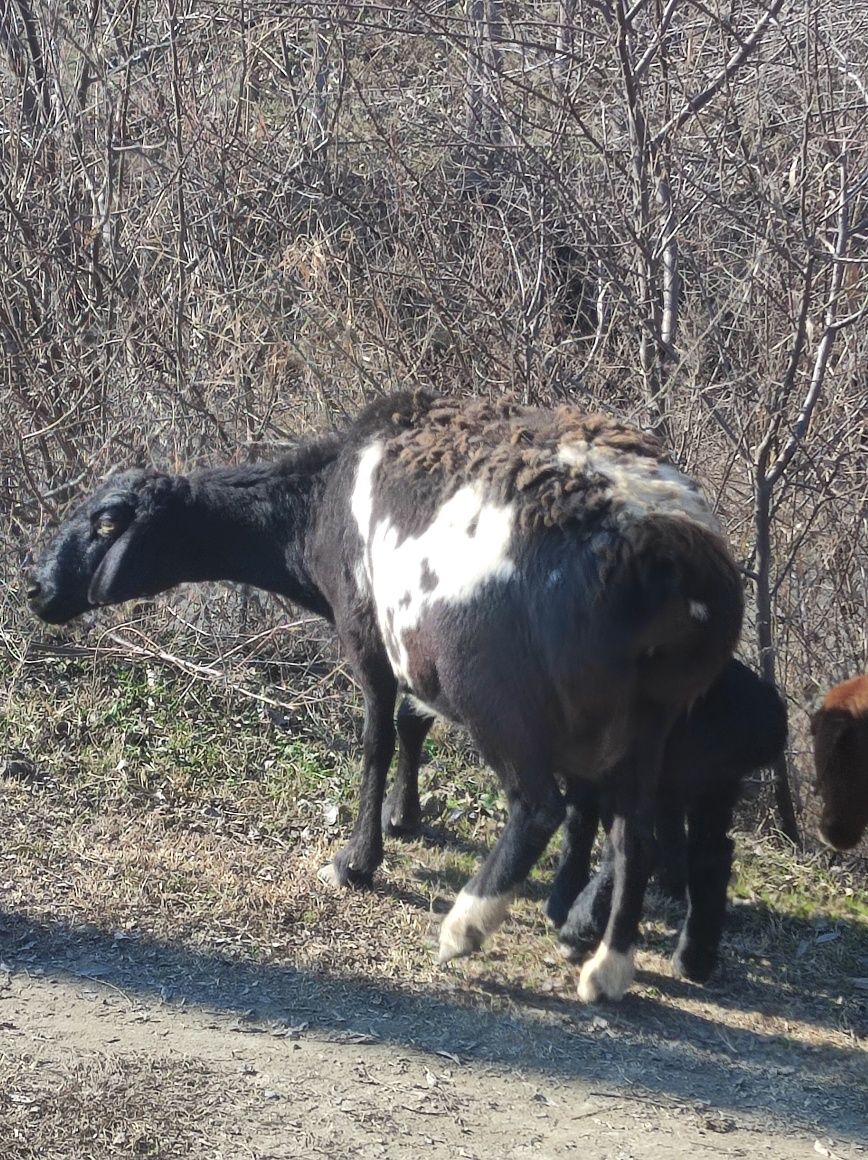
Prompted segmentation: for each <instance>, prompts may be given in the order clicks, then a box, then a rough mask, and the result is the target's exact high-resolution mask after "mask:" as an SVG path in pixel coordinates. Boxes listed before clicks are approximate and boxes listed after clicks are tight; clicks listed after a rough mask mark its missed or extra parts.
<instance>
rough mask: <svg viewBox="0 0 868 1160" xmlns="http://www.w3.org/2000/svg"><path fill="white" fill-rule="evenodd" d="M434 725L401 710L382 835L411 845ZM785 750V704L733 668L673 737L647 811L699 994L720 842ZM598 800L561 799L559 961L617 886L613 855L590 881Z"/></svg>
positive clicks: (713, 936)
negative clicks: (754, 783)
mask: <svg viewBox="0 0 868 1160" xmlns="http://www.w3.org/2000/svg"><path fill="white" fill-rule="evenodd" d="M433 721H434V718H433V717H430V716H425V715H420V714H418V713H414V712H413V709H412V706H411V705H409V704H408V703H407V702H402V704H401V707H400V709H399V710H398V722H399V733H400V734H401V743H400V745H399V762H398V769H397V772H396V776H395V781H394V783H393V785H392V788H391V790H390V792H389V794H388V796H387V798H386V801H385V804H384V807H383V829H384V832H385V833H388V834H392V835H394V836H396V837H408V836H410V835H411V834H414V833H416V832H417V830H418V828H419V825H420V822H421V807H420V803H419V789H418V774H419V765H420V759H421V753H422V745H423V742H424V740H425V737H426V735H427V733H428V730H429V729H430V727H431V725H432V724H433ZM402 726H403V728H402ZM786 740H787V710H786V705H785V704H784V701H783V699H782V697H781V695H780V694H779V693H778V691H777V689H776V688H775V686H774V685H773V684H771V683H770V682H768V681H764V680H762V679H761V678H760V677H758V676H757V675H756V674H755V673H754V672H752V671H751V669H749V668H748V667H747V665H744V664H742V662H741V661H738V660H731V661H729V663H728V664H727V665H726V666H725V667H724V669H723V670H722V672H721V673H720V675H719V676H718V677H717V678H716V679H715V681H714V683H713V684H712V685H711V688H710V689H709V690H708V692H707V693H705V694H704V696H702V697H700V698H699V700H698V701H697V702H696V703H695V704H694V705H693V706H692V708H691V709H690V711H689V712H688V713H685V714H682V715H681V717H679V719H678V720H677V721H676V723H675V725H674V726H673V728H672V732H671V733H670V735H669V738H668V740H667V742H666V748H665V751H664V756H663V761H662V764H661V769H660V787H659V793H658V797H657V802H656V805H655V832H656V836H657V846H658V863H657V866H656V869H655V873H656V876H657V880H658V884H659V885H660V888H661V889H662V891H663V893H664V894H667V895H668V896H669V897H670V898H673V899H675V900H677V901H680V900H682V899H684V897H685V894H687V896H688V911H687V919H686V921H685V924H684V927H683V929H682V933H681V937H680V940H679V944H678V948H677V950H676V952H675V955H674V956H673V966H674V968H675V972H676V974H678V975H680V976H683V977H684V978H688V979H691V980H693V981H694V982H699V983H704V982H707V980H708V979H709V978H710V977H711V975H712V973H713V971H714V968H715V966H716V964H717V952H718V946H719V943H720V937H721V934H722V930H723V922H724V918H725V913H726V890H727V885H728V883H729V877H730V873H731V870H732V852H733V845H732V841H731V839H730V838H729V837H728V831H729V828H730V825H731V824H732V814H733V810H734V808H735V805H736V802H737V800H738V797H739V794H740V792H741V788H742V783H743V780H744V778H745V777H746V776H747V775H748V774H750V773H753V772H754V771H756V770H758V769H761V768H762V767H763V766H767V765H770V764H771V763H772V762H773V761H774V760H775V758H776V757H778V755H779V754H780V753H781V751H782V750H783V748H784V746H785V744H786ZM604 797H605V795H604V794H601V792H600V790H599V789H598V787H597V786H596V785H595V784H593V783H590V782H573V783H571V784H570V785H569V786H568V787H567V794H566V800H567V816H566V823H565V827H564V841H563V849H562V854H561V859H560V865H559V867H558V872H557V875H556V877H555V881H554V883H553V886H552V890H551V894H550V896H549V899H548V904H547V906H546V914H547V916H548V918H549V920H550V921H551V922H552V924H553V925H554V926H555V927H556V928H559V930H560V942H561V949H562V952H563V953H564V955H565V957H567V958H570V959H575V958H578V957H580V956H581V954H582V952H583V951H584V950H585V949H586V948H587V947H588V946H589V945H590V944H594V945H596V943H597V942H599V940H600V937H601V936H602V934H603V932H604V931H605V927H606V922H607V920H608V915H609V909H610V903H611V895H612V885H613V863H612V847H611V844H610V843H608V842H607V843H606V845H605V846H604V851H603V858H602V862H601V866H600V869H599V871H598V873H597V875H596V876H595V877H594V878H593V879H591V880H590V881H589V879H590V871H591V848H592V846H593V842H594V838H595V836H596V833H597V828H598V824H599V822H600V820H601V815H602V817H603V818H604V819H605V821H606V822H607V824H610V822H611V818H610V817H609V811H608V810H607V809H606V807H605V804H604V801H603V800H602V799H604ZM685 819H686V821H687V827H688V829H687V833H685Z"/></svg>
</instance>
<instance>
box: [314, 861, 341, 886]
mask: <svg viewBox="0 0 868 1160" xmlns="http://www.w3.org/2000/svg"><path fill="white" fill-rule="evenodd" d="M316 876H317V878H318V879H319V880H320V882H324V883H325V884H326V886H331V887H333V889H335V890H340V889H341V884H340V882H339V880H338V873H337V870H335V864H334V862H326V864H325V866H320V868H319V870H317V872H316Z"/></svg>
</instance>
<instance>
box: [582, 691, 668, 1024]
mask: <svg viewBox="0 0 868 1160" xmlns="http://www.w3.org/2000/svg"><path fill="white" fill-rule="evenodd" d="M671 724H672V718H671V717H670V715H669V714H667V713H666V712H665V711H664V710H663V709H662V708H661V707H656V706H648V707H647V708H646V711H645V712H644V713H643V714H642V716H641V718H640V720H639V721H638V722H637V727H636V731H635V734H634V736H633V740H632V743H631V746H630V750H629V752H628V754H627V755H626V757H625V759H624V761H623V762H622V763H621V764H620V765H619V766H618V768H617V770H615V771H614V772H613V774H612V777H611V781H612V788H613V794H614V815H615V816H614V820H613V822H612V828H611V831H610V833H609V839H610V841H611V843H612V850H613V854H614V886H613V890H612V907H611V912H610V914H609V921H608V923H607V925H606V932H605V934H604V935H603V940H602V942H601V943H600V945H599V947H598V948H597V951H596V953H595V954H594V956H593V957H592V958H591V959H589V960H588V962H586V963H585V965H584V966H583V967H582V972H581V975H580V976H579V988H578V993H579V998H580V999H582V1000H583V1001H584V1002H586V1003H592V1002H594V1001H595V1000H596V999H599V998H601V997H605V998H609V999H620V998H622V997H623V995H624V993H625V991H626V990H627V988H628V987H629V986H630V983H631V982H632V981H633V954H634V946H635V943H636V939H637V937H638V933H639V922H640V920H641V918H642V904H643V902H644V899H645V888H646V886H647V885H648V877H649V875H650V873H651V869H652V867H653V864H654V807H655V804H656V795H657V783H658V779H659V773H660V765H661V761H662V756H663V747H664V744H665V742H666V738H667V736H668V734H669V730H670V728H671Z"/></svg>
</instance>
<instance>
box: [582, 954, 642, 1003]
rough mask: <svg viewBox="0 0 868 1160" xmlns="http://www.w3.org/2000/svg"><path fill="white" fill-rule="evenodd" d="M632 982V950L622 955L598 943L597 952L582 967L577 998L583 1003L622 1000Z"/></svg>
mask: <svg viewBox="0 0 868 1160" xmlns="http://www.w3.org/2000/svg"><path fill="white" fill-rule="evenodd" d="M632 981H633V950H632V948H631V949H630V950H629V951H628V952H627V953H626V954H622V953H621V952H620V951H613V950H610V949H609V947H607V946H606V944H605V943H600V945H599V947H598V948H597V952H596V954H595V955H594V957H593V958H592V959H589V960H588V961H587V962H586V963H585V965H584V966H583V967H582V973H581V974H580V976H579V998H580V999H581V1000H582V1002H583V1003H596V1001H597V1000H598V999H615V1000H618V999H623V997H624V994H625V992H626V990H627V988H628V987H629V986H630V984H631V983H632Z"/></svg>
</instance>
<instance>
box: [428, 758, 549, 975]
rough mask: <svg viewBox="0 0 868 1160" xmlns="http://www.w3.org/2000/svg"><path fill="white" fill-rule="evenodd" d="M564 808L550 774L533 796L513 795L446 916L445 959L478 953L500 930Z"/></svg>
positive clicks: (442, 959) (442, 941) (443, 929)
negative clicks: (499, 828) (500, 827)
mask: <svg viewBox="0 0 868 1160" xmlns="http://www.w3.org/2000/svg"><path fill="white" fill-rule="evenodd" d="M564 813H565V809H564V801H563V798H562V797H561V794H560V791H559V790H558V787H557V786H556V785H555V783H554V780H553V779H552V778H551V777H550V776H548V775H545V776H544V777H541V778H540V779H539V781H538V783H537V784H536V785H535V786H534V787H533V794H532V796H529V795H526V794H524V793H523V794H522V796H519V795H518V794H516V795H514V796H513V797H512V798H511V800H510V812H509V820H508V821H507V823H506V827H505V828H504V831H503V833H502V834H501V835H500V837H499V838H498V840H497V843H496V845H495V847H494V849H493V850H492V851H491V853H490V854H489V855H488V857H487V858H486V859H485V861H484V862H483V864H482V867H481V868H480V870H479V871H478V873H476V874H474V876H473V877H472V878H471V879H470V881H469V882H468V883H467V885H466V886H465V887H464V888H463V889H462V891H461V893H460V894H459V895H458V897H457V898H456V900H455V903H454V905H453V907H452V909H451V910H450V911H449V913H448V914H447V916H446V918H445V919H444V921H443V925H442V927H441V928H440V952H439V955H438V960H439V962H441V963H447V962H449V960H450V959H454V958H458V957H459V956H460V955H469V954H472V952H473V951H476V950H479V948H480V947H481V946H482V944H483V942H484V941H485V939H486V938H488V936H489V935H490V934H492V933H493V932H494V931H495V930H497V928H498V927H499V926H500V924H501V923H502V922H503V920H504V918H505V917H506V912H507V910H508V909H509V904H510V902H511V901H512V898H513V895H514V893H515V891H516V889H517V887H518V886H519V885H520V884H521V883H522V882H523V881H524V880H525V878H527V876H528V874H529V873H530V871H531V868H532V866H533V865H534V863H535V862H536V861H537V859H538V858H539V857H540V855H541V854H542V853H543V851H544V850H545V848H546V846H547V845H548V843H549V840H550V839H551V836H552V834H553V833H554V832H555V830H556V829H557V828H558V826H559V825H560V824H561V822H562V821H563V818H564Z"/></svg>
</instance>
